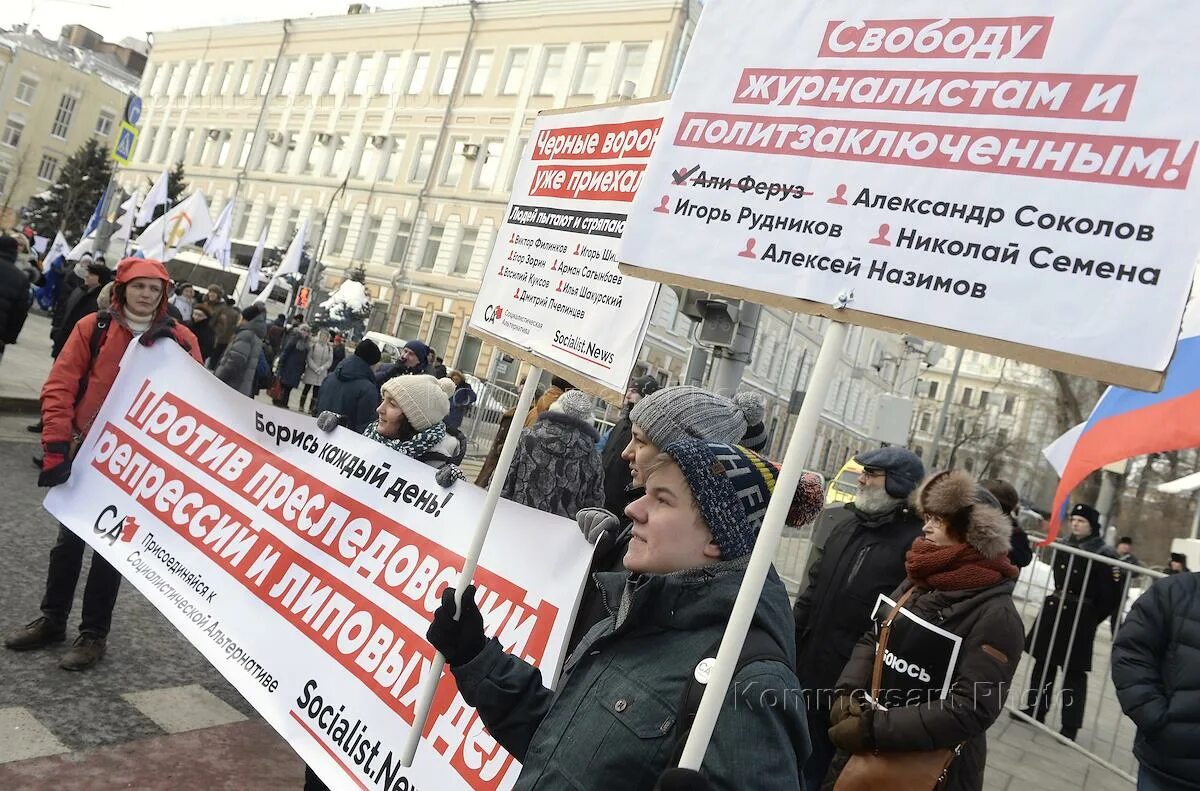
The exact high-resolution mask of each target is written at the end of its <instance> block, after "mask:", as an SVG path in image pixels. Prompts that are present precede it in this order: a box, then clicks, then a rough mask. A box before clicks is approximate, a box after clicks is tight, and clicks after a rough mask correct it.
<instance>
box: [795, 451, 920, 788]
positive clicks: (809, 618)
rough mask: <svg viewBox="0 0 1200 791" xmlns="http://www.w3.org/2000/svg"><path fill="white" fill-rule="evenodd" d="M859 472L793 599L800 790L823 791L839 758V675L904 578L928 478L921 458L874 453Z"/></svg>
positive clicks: (824, 528)
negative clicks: (804, 742)
mask: <svg viewBox="0 0 1200 791" xmlns="http://www.w3.org/2000/svg"><path fill="white" fill-rule="evenodd" d="M854 460H855V461H856V462H858V463H859V464H861V465H862V467H863V472H862V475H860V476H859V479H858V495H857V496H856V497H855V499H854V502H852V503H847V504H846V505H844V506H834V507H832V508H827V509H825V510H824V511H822V512H821V515H820V516H819V517H817V522H816V525H815V526H814V527H813V545H812V551H811V554H810V556H809V557H810V559H809V567H808V577H807V587H806V588H805V589H804V591H803V592H802V593H801V594H800V596H799V597H797V599H796V606H795V607H794V609H793V611H792V614H793V616H794V617H795V620H796V657H797V661H796V675H797V676H798V677H799V678H800V685H801V687H803V689H804V698H805V701H804V702H805V706H806V707H807V708H808V734H809V738H811V739H812V743H813V750H812V754H811V755H810V756H809V759H808V761H807V762H806V763H805V765H804V778H805V780H804V782H805V788H820V787H821V782H822V780H824V778H825V774H826V773H827V772H828V771H829V765H830V763H831V762H832V761H833V757H834V753H835V752H836V751H835V749H834V746H833V743H832V742H831V741H830V740H829V712H830V706H831V705H832V703H833V693H834V689H835V688H836V686H837V680H838V676H839V675H840V674H841V672H842V668H843V667H845V665H846V662H847V660H849V658H850V654H851V652H853V650H854V646H855V644H856V643H857V642H858V639H859V638H860V637H862V636H863V634H864V633H865V632H866V631H867V629H868V628H870V626H871V611H872V610H873V609H874V607H875V602H876V600H877V599H878V598H879V595H880V594H890V593H891V592H892V591H893V590H895V589H896V587H897V586H898V585H899V584H900V582H901V581H902V580H903V579H904V576H905V572H904V556H905V553H907V552H908V549H909V547H910V546H912V543H913V541H914V540H915V539H916V538H917V536H919V535H921V525H922V522H921V520H920V518H918V517H917V515H916V514H915V513H914V512H913V510H912V508H910V507H909V505H908V502H907V498H908V496H909V494H911V493H912V491H913V489H915V488H916V487H917V484H918V483H920V481H921V479H922V478H924V477H925V465H923V464H922V463H921V459H920V457H918V456H917V455H916V454H915V453H912V452H911V451H909V450H906V449H904V448H879V449H878V450H872V451H867V452H866V453H860V454H859V455H858V456H856V457H855V458H854Z"/></svg>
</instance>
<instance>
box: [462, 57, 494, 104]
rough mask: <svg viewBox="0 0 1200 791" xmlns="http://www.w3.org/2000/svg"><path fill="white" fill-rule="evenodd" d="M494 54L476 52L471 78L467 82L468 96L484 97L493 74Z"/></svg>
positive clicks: (472, 63)
mask: <svg viewBox="0 0 1200 791" xmlns="http://www.w3.org/2000/svg"><path fill="white" fill-rule="evenodd" d="M492 57H493V56H492V52H491V50H486V51H483V52H476V53H475V57H474V58H473V59H472V62H471V77H470V79H469V80H468V81H467V90H466V95H467V96H482V95H483V91H484V89H485V88H487V81H488V77H490V76H491V73H492Z"/></svg>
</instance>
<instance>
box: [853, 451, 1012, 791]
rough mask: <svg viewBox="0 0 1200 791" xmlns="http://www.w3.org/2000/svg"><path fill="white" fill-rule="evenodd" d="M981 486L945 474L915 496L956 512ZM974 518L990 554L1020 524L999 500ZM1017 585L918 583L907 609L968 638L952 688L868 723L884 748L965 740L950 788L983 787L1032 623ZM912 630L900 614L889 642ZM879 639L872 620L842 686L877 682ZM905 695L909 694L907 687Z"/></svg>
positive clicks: (974, 539) (972, 790) (946, 790)
mask: <svg viewBox="0 0 1200 791" xmlns="http://www.w3.org/2000/svg"><path fill="white" fill-rule="evenodd" d="M939 478H941V480H942V481H943V482H946V485H945V486H940V487H938V486H930V485H929V484H930V482H933V481H938V479H939ZM976 487H977V484H976V483H975V482H974V481H973V480H972V479H971V478H970V476H968V475H966V474H965V473H961V472H953V473H942V474H939V475H938V476H934V477H932V478H930V479H929V480H927V481H926V483H925V484H924V485H922V487H921V488H920V489H918V490H917V491H916V492H914V494H913V502H914V503H919V504H920V505H919V510H920V511H921V512H923V513H936V514H945V513H953V512H955V511H957V510H959V509H958V508H956V507H954V505H951V504H952V503H962V502H963V501H964V500H967V498H969V497H971V493H972V492H973V490H975V489H976ZM979 488H982V487H979ZM935 489H936V491H935ZM989 496H990V495H989ZM968 501H969V500H968ZM969 525H970V527H969V528H968V531H967V535H966V541H967V543H968V544H970V545H971V546H973V547H974V548H975V549H977V550H978V551H979V552H980V554H982V555H983V556H984V557H988V558H994V557H1003V556H1005V555H1007V553H1008V550H1009V548H1010V546H1011V544H1010V535H1011V532H1012V525H1011V523H1010V522H1009V520H1008V517H1007V516H1005V514H1004V513H1003V512H1002V511H1001V509H1000V507H999V503H996V504H995V507H987V506H981V505H980V504H975V505H974V506H973V508H972V510H971V513H970V516H969ZM916 540H917V541H924V540H925V539H924V538H919V539H916ZM1014 573H1015V569H1014ZM912 587H914V583H913V581H912V580H911V579H906V580H905V581H904V582H903V583H901V584H900V587H899V588H897V589H896V590H895V591H894V592H892V593H891V594H890V595H889V598H891V599H892V601H898V600H899V597H900V596H902V595H903V594H904V593H905V591H907V590H909V589H910V588H912ZM1015 587H1016V581H1015V579H1011V578H1010V579H1002V580H1001V581H1000V582H997V583H996V584H994V585H989V586H986V587H981V588H971V589H967V590H936V589H933V590H931V589H929V588H927V587H923V586H920V585H918V586H916V590H915V591H914V592H913V595H912V596H911V597H910V598H909V599H908V602H907V603H906V604H905V609H906V610H907V611H909V612H911V613H912V614H914V615H916V616H917V617H919V618H922V619H924V620H926V621H928V622H930V623H932V624H933V625H934V626H936V627H938V628H940V629H944V630H945V631H948V632H951V633H952V634H955V635H957V636H959V637H960V638H962V643H961V646H960V648H959V653H958V659H957V662H956V664H955V669H954V672H953V674H952V680H951V684H950V690H949V692H948V694H947V695H946V697H945V698H942V699H934V700H927V699H925V698H924V697H922V699H921V701H920V702H917V703H914V704H910V705H893V706H891V707H890V708H888V709H887V710H886V711H882V710H876V711H870V712H868V714H866V715H864V716H865V717H868V718H869V720H870V721H869V725H867V726H866V727H869V729H870V732H871V735H872V739H871V741H873V743H874V747H875V749H877V750H879V751H880V752H885V751H910V750H934V749H942V748H954V747H956V746H957V745H959V744H961V745H962V749H961V752H960V753H959V754H958V756H956V757H955V758H954V760H953V761H952V762H951V764H950V770H949V773H948V774H947V776H946V783H945V785H944V786H942V787H941V790H942V791H979V789H982V788H983V774H984V767H985V765H986V763H987V729H988V728H989V727H991V725H992V723H993V722H995V721H996V719H997V718H998V717H999V716H1000V713H1001V711H1002V710H1003V708H1004V702H1005V699H1006V698H1007V697H1008V692H1009V690H1010V689H1011V687H1012V679H1013V676H1014V675H1015V673H1016V671H1017V663H1018V662H1019V661H1020V659H1021V648H1022V642H1023V637H1024V626H1023V624H1022V622H1021V617H1020V615H1018V613H1017V608H1016V606H1015V605H1014V604H1013V600H1012V592H1013V590H1014V588H1015ZM872 609H874V602H872ZM882 615H886V612H884V613H882ZM906 629H907V630H921V629H922V628H921V627H919V626H916V625H914V624H912V623H911V622H910V621H906V619H904V618H898V619H896V621H895V622H893V625H892V636H891V638H890V641H889V645H890V646H895V645H897V644H903V641H904V634H903V630H906ZM922 631H923V630H922ZM876 645H877V643H876V632H875V629H874V627H872V629H871V630H870V631H868V632H867V633H866V634H864V635H863V636H862V637H861V639H860V640H859V641H858V644H857V645H856V646H855V648H854V652H853V653H852V654H851V657H850V661H849V662H848V663H847V664H846V667H845V670H843V671H842V674H841V677H840V678H839V679H838V682H837V688H838V689H839V690H859V689H862V690H869V689H870V688H871V674H872V671H873V669H874V665H875V653H876ZM884 686H885V687H887V686H889V684H887V683H885V684H884ZM898 694H901V696H903V693H902V692H898Z"/></svg>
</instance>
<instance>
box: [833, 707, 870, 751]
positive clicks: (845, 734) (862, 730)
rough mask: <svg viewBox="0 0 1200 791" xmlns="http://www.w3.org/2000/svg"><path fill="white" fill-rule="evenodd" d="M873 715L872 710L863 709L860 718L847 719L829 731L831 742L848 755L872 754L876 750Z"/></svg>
mask: <svg viewBox="0 0 1200 791" xmlns="http://www.w3.org/2000/svg"><path fill="white" fill-rule="evenodd" d="M871 715H872V710H871V709H863V710H862V713H861V714H859V715H858V716H853V717H846V718H845V719H843V720H842V721H841V722H839V723H838V724H837V725H834V726H833V727H832V728H830V729H829V741H831V742H833V743H834V744H835V745H836V746H837V747H838V749H839V750H845V751H846V752H848V753H864V752H871V751H872V750H874V749H875V736H874V729H873V724H874V723H873V719H874V718H873V717H872V716H871Z"/></svg>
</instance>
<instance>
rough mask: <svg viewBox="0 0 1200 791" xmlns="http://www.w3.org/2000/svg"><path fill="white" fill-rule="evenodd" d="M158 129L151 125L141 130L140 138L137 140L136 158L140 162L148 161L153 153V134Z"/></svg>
mask: <svg viewBox="0 0 1200 791" xmlns="http://www.w3.org/2000/svg"><path fill="white" fill-rule="evenodd" d="M157 131H158V130H157V129H155V128H154V127H152V126H148V127H146V131H144V132H142V139H141V140H139V141H138V160H139V161H141V162H149V161H150V159H151V157H153V155H154V134H155V133H156V132H157Z"/></svg>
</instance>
